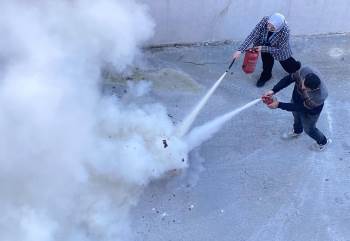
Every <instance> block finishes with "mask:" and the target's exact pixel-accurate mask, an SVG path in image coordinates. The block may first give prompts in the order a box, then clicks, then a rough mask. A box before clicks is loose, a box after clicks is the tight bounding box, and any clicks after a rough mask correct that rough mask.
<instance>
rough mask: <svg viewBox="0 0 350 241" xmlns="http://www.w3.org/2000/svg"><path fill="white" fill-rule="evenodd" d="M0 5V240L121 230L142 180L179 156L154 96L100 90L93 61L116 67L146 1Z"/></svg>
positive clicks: (79, 239)
mask: <svg viewBox="0 0 350 241" xmlns="http://www.w3.org/2000/svg"><path fill="white" fill-rule="evenodd" d="M0 11H1V14H0V34H1V38H0V63H1V65H2V66H1V68H0V72H1V73H0V132H1V138H0V190H1V191H0V207H1V213H2V215H1V216H0V240H4V241H5V240H6V241H18V240H21V241H56V240H65V241H89V240H101V241H109V240H113V241H118V240H123V241H124V240H128V238H129V233H130V230H129V226H128V211H129V208H130V206H131V205H134V204H135V203H136V201H137V197H138V195H139V193H140V190H141V189H140V188H141V187H142V186H143V185H145V184H147V183H148V182H149V181H150V180H151V179H152V178H157V177H159V176H161V175H163V174H164V173H165V172H167V171H168V170H171V169H173V168H183V167H185V166H186V162H182V158H186V151H187V150H186V147H185V145H184V144H183V142H182V141H181V140H179V139H176V138H175V137H172V133H173V132H174V130H173V128H174V127H173V125H172V123H171V121H170V120H169V118H168V116H167V114H166V110H165V109H164V108H163V107H162V106H160V105H157V104H153V105H145V106H136V105H133V104H129V105H128V106H125V105H123V104H121V102H120V101H119V100H118V99H116V98H112V97H102V96H101V95H100V93H99V84H100V67H101V65H103V64H104V63H108V64H110V63H112V64H113V65H114V66H115V67H116V69H117V70H119V71H122V70H124V69H125V68H126V67H128V66H130V65H132V64H133V61H134V59H135V58H137V57H138V56H139V55H140V51H139V47H140V46H142V44H143V43H144V42H145V41H147V40H148V39H149V38H150V37H151V36H152V34H153V27H154V25H153V23H152V21H151V20H150V18H149V16H148V15H147V8H146V7H145V6H143V5H140V4H138V3H136V2H134V1H133V0H128V1H122V0H99V1H88V0H61V1H40V0H38V1H24V0H8V1H6V0H4V1H1V2H0ZM132 88H134V89H135V91H134V93H135V95H136V96H140V95H142V94H144V93H147V88H149V87H147V85H145V86H141V87H137V86H136V87H135V86H134V87H132ZM163 139H167V141H168V143H169V146H168V147H167V148H164V146H163V144H162V141H163Z"/></svg>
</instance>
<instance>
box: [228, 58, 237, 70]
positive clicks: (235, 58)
mask: <svg viewBox="0 0 350 241" xmlns="http://www.w3.org/2000/svg"><path fill="white" fill-rule="evenodd" d="M235 60H236V58H234V59H233V60H232V62H231V64H230V66H229V67H228V69H227V72H228V71H229V70H230V69H231V67H232V65H233V63H234V62H235Z"/></svg>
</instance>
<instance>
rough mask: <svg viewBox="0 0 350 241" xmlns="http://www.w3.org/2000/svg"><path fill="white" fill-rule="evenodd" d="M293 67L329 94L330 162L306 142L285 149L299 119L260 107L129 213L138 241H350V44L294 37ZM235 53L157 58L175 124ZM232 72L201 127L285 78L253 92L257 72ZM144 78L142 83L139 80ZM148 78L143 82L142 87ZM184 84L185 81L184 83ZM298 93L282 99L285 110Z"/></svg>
mask: <svg viewBox="0 0 350 241" xmlns="http://www.w3.org/2000/svg"><path fill="white" fill-rule="evenodd" d="M292 46H293V50H294V57H295V58H296V59H298V60H300V61H301V62H302V63H303V64H304V65H311V66H314V67H316V68H317V69H318V70H319V71H320V72H321V73H322V74H323V77H324V79H325V80H326V83H327V85H328V88H329V98H328V99H327V103H326V105H325V108H324V110H323V112H322V115H321V117H320V120H319V123H318V127H319V129H321V130H322V131H323V132H324V133H325V134H326V135H327V136H329V137H331V138H332V139H333V143H332V145H331V146H330V148H329V149H328V150H327V151H326V152H323V153H317V152H313V151H311V150H309V145H311V144H312V143H313V141H312V140H311V139H310V138H309V137H308V136H306V135H303V136H302V137H300V138H299V139H296V140H291V141H285V140H282V139H281V138H280V136H281V134H282V133H283V132H284V131H286V130H288V129H290V128H291V125H292V115H291V114H290V113H288V112H285V111H282V110H280V109H278V110H270V109H268V108H266V106H264V105H263V104H258V105H256V106H254V107H252V108H250V109H248V110H246V111H244V112H243V113H241V114H239V115H238V116H236V117H234V118H233V119H232V120H231V121H229V122H228V123H226V124H225V125H224V127H223V128H222V129H221V130H220V131H219V132H218V133H217V134H216V135H215V136H214V137H213V138H212V139H210V140H208V141H207V142H205V143H203V144H202V145H201V146H200V147H198V148H197V149H195V150H194V151H192V153H191V154H190V160H189V162H190V167H189V168H188V170H187V171H186V173H183V174H182V175H179V176H176V177H173V178H169V179H166V180H158V181H154V182H153V183H151V184H150V185H149V187H148V188H147V189H146V190H145V192H144V194H143V195H142V196H141V199H140V202H139V203H138V205H137V206H136V207H134V208H133V210H132V220H131V223H132V230H133V231H134V234H135V240H137V241H213V240H215V241H277V240H279V241H312V240H315V241H349V240H350V138H349V134H350V99H349V93H350V35H332V36H313V37H295V38H293V40H292ZM236 47H237V44H226V45H225V44H222V45H207V46H204V45H203V46H193V47H173V48H163V49H152V50H149V51H147V53H146V61H145V62H146V63H147V65H148V67H147V68H149V71H145V70H142V71H140V72H141V73H138V76H139V77H140V76H143V77H142V78H146V79H149V80H153V81H154V83H155V84H154V90H153V91H152V98H154V100H156V101H159V102H161V103H163V104H164V105H165V106H166V107H167V108H168V111H169V115H170V116H171V117H172V118H173V120H174V122H175V123H179V122H180V121H181V120H182V118H183V117H184V116H185V115H186V114H188V113H189V112H190V110H191V109H192V108H193V106H194V105H195V104H196V103H197V101H198V100H199V99H200V98H201V97H202V96H203V95H204V94H205V92H206V91H207V90H208V89H209V88H210V87H211V85H212V84H213V83H214V82H215V81H216V80H217V79H218V78H219V77H220V75H221V74H222V73H223V72H224V70H225V68H226V67H227V65H228V63H227V62H228V59H229V57H230V56H231V53H232V52H233V50H234V49H235V48H236ZM242 60H243V58H241V59H240V61H239V62H238V63H237V64H235V65H234V67H233V69H232V70H233V74H232V75H231V74H230V75H228V76H227V77H226V78H225V80H224V81H223V82H222V84H221V85H220V86H219V88H218V89H217V90H216V92H215V94H214V96H213V97H212V98H211V99H210V100H209V102H208V104H207V105H206V106H205V108H204V109H203V111H202V112H201V113H200V115H199V116H198V119H197V120H196V122H195V124H194V126H196V125H199V124H201V123H205V122H206V121H208V120H211V119H213V118H215V117H217V116H219V115H221V114H224V113H226V112H229V111H231V110H233V109H235V108H237V107H240V106H242V105H244V104H246V103H248V102H249V101H252V100H254V99H256V98H258V97H260V96H261V94H262V93H263V92H264V91H265V90H266V89H269V88H272V86H273V85H274V84H275V83H277V81H278V80H279V79H280V78H282V77H283V76H284V75H285V73H284V72H283V69H282V68H281V66H280V65H279V63H278V62H277V63H275V68H274V70H273V79H272V80H271V81H269V82H268V83H267V85H266V86H265V87H264V88H262V89H259V88H257V87H255V82H256V79H257V78H258V76H259V73H260V69H261V62H260V63H259V65H258V67H257V68H258V69H257V71H256V72H255V73H254V74H253V75H251V76H248V75H245V74H244V73H243V72H242V70H241V63H242ZM135 75H137V74H135ZM145 76H146V77H145ZM177 80H178V81H177ZM291 91H292V89H291V88H288V89H286V90H284V91H283V92H282V93H281V94H279V96H278V97H279V99H281V100H284V101H288V100H289V99H290V96H291Z"/></svg>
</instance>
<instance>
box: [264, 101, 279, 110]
mask: <svg viewBox="0 0 350 241" xmlns="http://www.w3.org/2000/svg"><path fill="white" fill-rule="evenodd" d="M278 104H279V102H278V100H277V99H274V100H273V102H272V103H271V104H269V105H267V107H269V108H270V109H276V108H277V107H278Z"/></svg>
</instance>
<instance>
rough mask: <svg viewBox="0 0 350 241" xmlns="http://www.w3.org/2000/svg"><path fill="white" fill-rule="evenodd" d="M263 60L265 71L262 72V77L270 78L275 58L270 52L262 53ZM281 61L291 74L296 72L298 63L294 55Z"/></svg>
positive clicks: (263, 78)
mask: <svg viewBox="0 0 350 241" xmlns="http://www.w3.org/2000/svg"><path fill="white" fill-rule="evenodd" d="M261 60H262V62H263V72H262V73H261V76H260V79H262V80H269V79H270V78H271V75H272V74H271V72H272V68H273V64H274V62H275V60H274V58H273V57H272V55H271V54H270V53H261ZM279 62H280V64H281V65H282V67H283V69H284V70H285V71H286V72H287V73H289V74H292V73H294V72H295V69H296V65H298V63H297V61H296V60H295V59H294V58H293V57H289V58H288V59H286V60H283V61H279Z"/></svg>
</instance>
